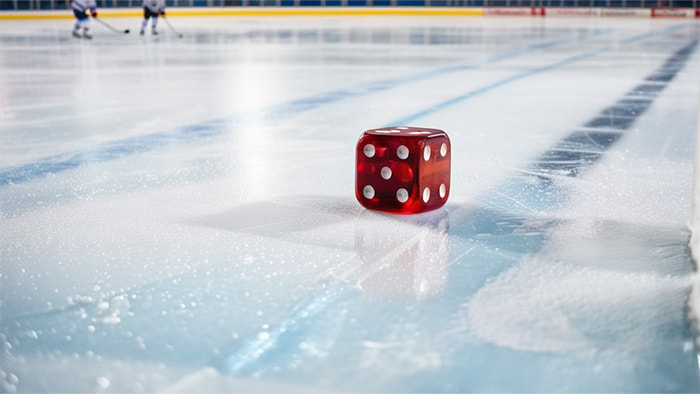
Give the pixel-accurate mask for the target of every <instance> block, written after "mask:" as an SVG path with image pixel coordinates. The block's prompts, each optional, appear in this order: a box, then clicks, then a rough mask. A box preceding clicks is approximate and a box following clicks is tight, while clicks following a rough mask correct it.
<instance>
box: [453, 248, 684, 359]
mask: <svg viewBox="0 0 700 394" xmlns="http://www.w3.org/2000/svg"><path fill="white" fill-rule="evenodd" d="M687 285H688V280H687V278H683V277H681V278H679V277H672V276H658V275H654V274H648V273H630V272H623V271H610V270H603V269H596V268H594V267H590V266H577V265H574V264H568V263H562V262H555V261H547V260H543V259H538V258H531V259H529V260H526V261H523V262H522V263H520V264H518V265H517V266H515V267H513V268H511V269H509V270H506V271H504V272H503V273H501V274H500V275H499V276H498V277H496V278H495V280H493V281H491V282H489V283H487V284H486V285H485V286H484V287H483V288H481V289H480V290H479V291H478V292H477V293H476V294H475V295H474V297H473V298H472V299H471V301H470V302H469V303H468V304H466V306H465V313H466V316H467V321H468V322H469V326H470V329H471V330H472V332H473V333H474V334H475V335H476V336H477V337H478V338H479V339H480V340H482V341H485V342H488V343H492V344H495V345H498V346H502V347H507V348H511V349H515V350H522V351H532V352H549V353H570V352H589V351H596V350H607V349H610V348H614V347H618V346H621V349H624V348H625V347H626V348H627V349H629V348H635V347H637V346H636V345H637V344H639V345H640V346H641V345H642V344H644V343H645V341H648V340H649V338H653V337H654V330H655V328H656V327H659V326H661V325H663V322H664V321H666V320H667V319H668V317H669V316H668V315H669V314H676V313H682V311H677V310H676V309H677V308H674V306H677V305H679V304H678V302H679V301H681V300H682V297H683V296H684V289H686V288H687ZM659 304H667V305H669V308H662V307H658V306H659ZM649 305H655V306H657V307H654V308H649V307H648V306H649Z"/></svg>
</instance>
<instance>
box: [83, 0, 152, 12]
mask: <svg viewBox="0 0 700 394" xmlns="http://www.w3.org/2000/svg"><path fill="white" fill-rule="evenodd" d="M90 1H92V0H90ZM143 6H144V7H145V8H148V9H149V10H150V11H151V12H153V13H156V14H157V13H159V12H161V11H165V0H143Z"/></svg>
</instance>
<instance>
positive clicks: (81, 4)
mask: <svg viewBox="0 0 700 394" xmlns="http://www.w3.org/2000/svg"><path fill="white" fill-rule="evenodd" d="M70 6H71V7H72V8H73V9H74V10H76V11H83V12H85V11H87V10H91V11H94V10H95V9H97V4H95V0H73V1H71V3H70Z"/></svg>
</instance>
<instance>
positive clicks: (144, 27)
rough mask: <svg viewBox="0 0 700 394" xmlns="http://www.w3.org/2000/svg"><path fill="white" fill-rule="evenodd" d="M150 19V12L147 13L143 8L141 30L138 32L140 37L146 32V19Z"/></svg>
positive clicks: (146, 9) (147, 10) (146, 8)
mask: <svg viewBox="0 0 700 394" xmlns="http://www.w3.org/2000/svg"><path fill="white" fill-rule="evenodd" d="M150 17H151V11H149V9H148V7H143V21H141V30H140V31H139V34H140V35H143V33H144V32H145V31H146V26H148V19H149V18H150Z"/></svg>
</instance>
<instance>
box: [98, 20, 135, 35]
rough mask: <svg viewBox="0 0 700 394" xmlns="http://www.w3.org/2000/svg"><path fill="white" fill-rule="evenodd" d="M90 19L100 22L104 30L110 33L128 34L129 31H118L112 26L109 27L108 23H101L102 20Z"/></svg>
mask: <svg viewBox="0 0 700 394" xmlns="http://www.w3.org/2000/svg"><path fill="white" fill-rule="evenodd" d="M92 19H94V20H96V21H98V22H100V23H101V24H102V25H103V26H105V27H106V28H108V29H109V30H111V31H113V32H115V33H124V34H129V29H126V30H123V31H122V30H118V29H116V28H114V26H112V25H110V24H109V23H107V22H105V21H103V20H102V19H99V18H92Z"/></svg>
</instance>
